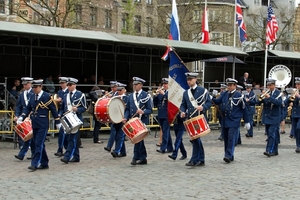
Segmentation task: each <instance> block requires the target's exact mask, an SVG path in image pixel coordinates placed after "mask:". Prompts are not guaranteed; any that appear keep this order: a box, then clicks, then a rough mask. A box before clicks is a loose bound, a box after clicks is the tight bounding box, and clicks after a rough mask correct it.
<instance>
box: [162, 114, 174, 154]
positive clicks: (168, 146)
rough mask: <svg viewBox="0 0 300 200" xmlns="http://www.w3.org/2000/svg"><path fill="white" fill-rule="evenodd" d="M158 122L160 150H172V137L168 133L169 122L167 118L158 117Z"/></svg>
mask: <svg viewBox="0 0 300 200" xmlns="http://www.w3.org/2000/svg"><path fill="white" fill-rule="evenodd" d="M159 124H160V126H161V129H162V133H163V135H162V143H161V145H160V150H161V151H166V150H167V151H170V152H171V151H173V144H172V138H171V134H170V124H169V122H168V119H159Z"/></svg>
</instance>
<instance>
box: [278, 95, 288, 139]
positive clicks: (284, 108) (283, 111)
mask: <svg viewBox="0 0 300 200" xmlns="http://www.w3.org/2000/svg"><path fill="white" fill-rule="evenodd" d="M287 96H288V94H287V92H286V91H283V92H282V97H281V98H282V107H281V122H280V131H279V133H280V134H285V120H286V117H287V113H288V109H287V108H288V105H285V100H286V99H287Z"/></svg>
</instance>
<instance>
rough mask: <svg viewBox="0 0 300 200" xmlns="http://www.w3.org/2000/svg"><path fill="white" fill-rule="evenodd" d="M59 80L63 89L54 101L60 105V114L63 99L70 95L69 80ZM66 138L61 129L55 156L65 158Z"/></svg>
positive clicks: (60, 78)
mask: <svg viewBox="0 0 300 200" xmlns="http://www.w3.org/2000/svg"><path fill="white" fill-rule="evenodd" d="M58 79H59V85H60V87H61V90H59V91H58V93H57V95H58V98H57V99H54V101H56V102H57V104H58V105H59V106H58V112H59V109H60V105H61V104H62V101H63V98H64V96H65V95H66V94H67V93H69V90H68V87H67V81H68V78H67V77H59V78H58ZM65 136H66V134H65V131H64V129H63V128H62V127H61V128H60V129H59V132H58V149H57V152H56V153H54V155H55V156H58V157H61V156H63V148H65V149H67V139H65Z"/></svg>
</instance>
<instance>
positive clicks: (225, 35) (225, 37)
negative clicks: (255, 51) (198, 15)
mask: <svg viewBox="0 0 300 200" xmlns="http://www.w3.org/2000/svg"><path fill="white" fill-rule="evenodd" d="M223 45H225V46H230V34H229V33H223Z"/></svg>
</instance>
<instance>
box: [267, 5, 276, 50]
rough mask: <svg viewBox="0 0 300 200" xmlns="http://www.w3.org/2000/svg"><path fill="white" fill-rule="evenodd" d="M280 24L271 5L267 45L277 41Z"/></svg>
mask: <svg viewBox="0 0 300 200" xmlns="http://www.w3.org/2000/svg"><path fill="white" fill-rule="evenodd" d="M277 31H278V24H277V20H276V17H275V14H274V11H273V9H272V6H271V4H270V5H269V7H268V22H267V30H266V45H267V46H268V45H269V44H271V43H273V42H274V41H275V40H276V39H277V35H276V33H277Z"/></svg>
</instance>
